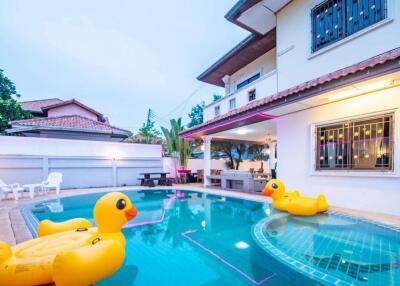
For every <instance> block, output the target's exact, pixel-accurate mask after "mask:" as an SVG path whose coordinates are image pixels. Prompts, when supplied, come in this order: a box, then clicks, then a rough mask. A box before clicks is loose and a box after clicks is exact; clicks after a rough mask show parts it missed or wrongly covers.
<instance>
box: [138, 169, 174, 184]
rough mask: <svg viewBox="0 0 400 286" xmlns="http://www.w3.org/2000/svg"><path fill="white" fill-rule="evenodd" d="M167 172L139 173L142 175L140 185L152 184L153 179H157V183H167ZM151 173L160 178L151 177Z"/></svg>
mask: <svg viewBox="0 0 400 286" xmlns="http://www.w3.org/2000/svg"><path fill="white" fill-rule="evenodd" d="M168 174H169V172H150V173H140V174H139V175H141V176H143V178H141V179H140V180H141V182H142V183H141V185H143V186H154V180H158V184H159V185H167V183H168V178H167V175H168ZM151 175H160V178H151Z"/></svg>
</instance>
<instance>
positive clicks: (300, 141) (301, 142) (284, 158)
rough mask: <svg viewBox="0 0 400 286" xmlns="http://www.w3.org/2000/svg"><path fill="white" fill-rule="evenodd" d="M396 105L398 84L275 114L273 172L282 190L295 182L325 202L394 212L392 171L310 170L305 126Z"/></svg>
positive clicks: (397, 185)
mask: <svg viewBox="0 0 400 286" xmlns="http://www.w3.org/2000/svg"><path fill="white" fill-rule="evenodd" d="M399 107H400V88H392V89H391V90H386V91H381V92H376V93H373V94H369V95H363V96H360V97H356V98H352V99H348V100H344V101H340V102H337V103H332V104H328V105H323V106H320V107H317V108H312V109H308V110H305V111H301V112H297V113H293V114H290V115H286V116H282V117H279V118H277V119H275V120H276V122H277V128H278V130H277V137H278V170H277V171H278V177H279V178H280V179H282V180H283V181H284V182H285V183H286V185H287V187H288V190H293V189H294V188H298V189H299V190H300V191H301V193H302V194H304V195H307V196H315V195H317V194H318V193H324V194H325V195H326V196H327V198H328V201H329V203H330V204H331V205H335V206H340V207H346V208H353V209H360V210H367V211H372V212H382V213H389V214H396V215H400V207H399V204H400V178H399V177H398V176H397V177H396V176H392V177H384V176H382V175H377V176H375V177H372V176H347V175H346V174H343V175H341V176H333V175H331V176H329V175H313V173H312V172H313V169H314V166H313V161H312V158H313V156H312V152H314V151H313V150H312V146H313V140H312V136H311V126H312V125H313V124H315V123H319V122H323V121H330V120H336V119H343V118H346V117H351V116H354V115H365V114H367V113H374V112H380V111H385V110H390V109H396V110H397V109H399ZM399 120H400V118H399V116H398V111H397V118H395V121H397V123H396V128H395V129H396V130H395V169H396V170H397V171H399V167H400V166H399V163H400V160H399V155H400V148H399V145H400V144H399V143H400V140H399V138H400V136H399V133H400V130H399V129H400V128H399V126H400V124H399Z"/></svg>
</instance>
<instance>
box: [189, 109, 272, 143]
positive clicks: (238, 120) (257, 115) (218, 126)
mask: <svg viewBox="0 0 400 286" xmlns="http://www.w3.org/2000/svg"><path fill="white" fill-rule="evenodd" d="M252 117H262V118H266V119H272V118H275V116H273V115H268V114H265V113H262V112H258V113H255V114H250V115H247V116H244V117H240V118H236V119H233V120H230V121H227V122H224V123H221V124H218V125H216V126H212V127H208V128H205V129H200V131H201V132H205V131H210V130H214V129H218V128H221V127H224V126H226V125H231V124H233V123H236V122H240V121H243V120H246V119H249V118H252ZM193 133H196V132H191V133H189V134H188V135H184V136H182V138H183V139H192V138H193V137H192V135H193Z"/></svg>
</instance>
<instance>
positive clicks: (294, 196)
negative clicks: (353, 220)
mask: <svg viewBox="0 0 400 286" xmlns="http://www.w3.org/2000/svg"><path fill="white" fill-rule="evenodd" d="M262 194H263V195H266V196H271V197H272V199H273V201H272V205H273V206H274V207H275V208H276V209H278V210H281V211H287V212H288V213H290V214H292V215H302V216H311V215H315V214H316V213H319V212H325V211H327V210H328V208H329V206H328V203H327V202H326V198H325V196H324V195H318V197H316V198H308V197H301V196H300V193H299V192H298V191H294V192H292V193H287V192H286V191H285V184H284V183H283V182H282V181H280V180H277V179H273V180H271V181H269V182H268V183H267V185H266V186H265V188H264V190H263V192H262Z"/></svg>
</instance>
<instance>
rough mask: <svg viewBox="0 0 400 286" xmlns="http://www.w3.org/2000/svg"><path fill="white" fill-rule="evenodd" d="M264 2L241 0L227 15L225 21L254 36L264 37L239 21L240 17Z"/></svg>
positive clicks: (259, 0)
mask: <svg viewBox="0 0 400 286" xmlns="http://www.w3.org/2000/svg"><path fill="white" fill-rule="evenodd" d="M261 1H262V0H239V1H238V2H237V3H236V4H235V5H234V6H233V7H232V8H231V9H230V10H229V11H228V13H226V14H225V19H226V20H228V21H229V22H231V23H233V24H235V25H237V26H239V27H241V28H243V29H245V30H247V31H249V32H250V33H252V34H256V35H262V34H261V33H260V32H258V31H256V30H254V29H253V28H251V27H249V26H247V25H245V24H243V23H242V22H239V21H238V18H239V17H240V15H241V14H242V13H243V12H245V11H247V10H248V9H250V8H251V7H253V6H254V5H256V4H258V3H260V2H261Z"/></svg>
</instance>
